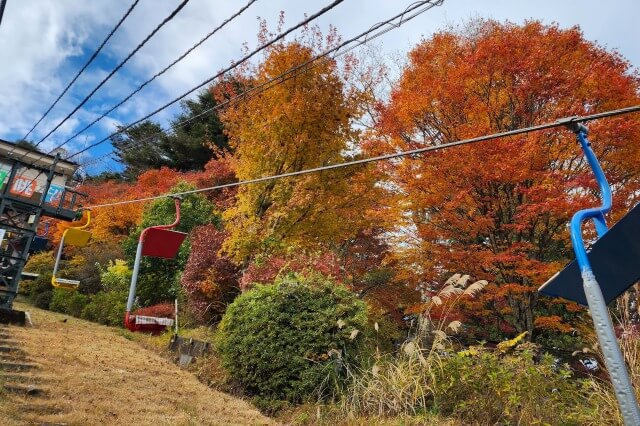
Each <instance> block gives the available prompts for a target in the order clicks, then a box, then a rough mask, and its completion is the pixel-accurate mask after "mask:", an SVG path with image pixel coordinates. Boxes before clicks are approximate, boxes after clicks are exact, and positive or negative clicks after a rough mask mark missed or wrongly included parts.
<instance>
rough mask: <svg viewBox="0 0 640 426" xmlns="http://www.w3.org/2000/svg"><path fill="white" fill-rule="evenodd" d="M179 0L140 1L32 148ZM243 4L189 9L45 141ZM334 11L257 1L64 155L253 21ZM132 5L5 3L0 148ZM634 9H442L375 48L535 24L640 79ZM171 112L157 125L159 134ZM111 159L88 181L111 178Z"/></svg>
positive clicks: (344, 31) (220, 57)
mask: <svg viewBox="0 0 640 426" xmlns="http://www.w3.org/2000/svg"><path fill="white" fill-rule="evenodd" d="M178 3H179V0H140V3H139V4H138V6H137V7H136V9H135V10H134V11H133V13H132V14H131V16H130V17H129V18H128V19H127V20H126V21H125V22H124V24H123V25H122V27H121V28H120V29H119V30H118V32H117V33H116V34H115V36H114V37H113V38H112V39H111V41H110V42H109V44H108V45H107V46H106V48H105V49H104V50H103V52H102V53H101V54H100V56H99V57H98V59H97V60H96V61H94V63H93V64H92V65H91V66H90V67H89V69H88V70H87V71H86V72H85V74H83V76H82V77H81V78H80V79H79V80H78V82H76V84H75V85H74V86H73V87H72V90H70V92H69V93H67V95H65V97H64V98H63V99H62V101H61V102H60V103H59V104H58V105H57V106H56V108H55V109H54V110H53V111H52V113H51V114H50V115H49V116H48V117H47V119H45V120H44V121H43V122H42V123H41V124H40V125H39V126H38V127H37V128H36V131H35V132H34V134H33V135H32V136H31V137H30V139H36V140H39V139H40V138H41V137H42V136H44V135H45V134H46V133H47V132H48V131H49V130H50V129H51V128H53V127H54V126H55V124H57V122H58V121H59V120H60V119H61V118H62V117H64V116H65V115H66V114H67V113H68V112H70V111H71V110H72V109H73V108H74V106H75V105H76V104H77V103H78V102H79V101H80V100H81V99H82V98H83V97H84V96H85V95H86V94H87V93H88V92H89V91H91V90H92V89H93V87H95V85H96V84H97V83H98V82H99V81H100V80H101V79H102V78H103V77H104V76H105V75H106V74H107V73H109V72H110V71H111V69H113V67H114V66H115V65H116V64H117V63H118V62H119V61H120V60H121V59H122V58H123V57H124V56H126V55H127V54H128V52H129V51H131V50H132V49H133V47H134V46H136V45H137V44H138V43H139V42H140V41H141V40H142V39H143V38H144V37H145V36H146V35H147V34H148V33H149V32H150V31H151V30H152V29H153V28H154V27H155V26H156V25H157V24H158V23H159V22H160V21H162V19H164V17H165V16H167V15H168V14H169V13H170V12H171V11H172V10H173V9H174V8H175V7H176V6H177V5H178ZM245 3H246V0H240V1H233V2H232V1H222V0H191V1H190V2H189V3H188V4H187V5H186V6H185V8H184V9H183V10H182V11H181V12H180V14H179V15H178V16H177V17H176V18H175V19H174V20H173V21H172V22H171V23H169V24H168V25H166V26H165V27H164V28H162V29H161V30H160V32H159V33H158V34H157V36H156V37H154V38H153V39H152V40H151V41H150V42H149V43H148V44H147V45H145V47H143V49H141V51H140V52H139V53H138V54H137V55H136V56H135V57H134V58H133V59H132V60H131V61H130V62H129V63H128V64H127V65H126V66H125V67H124V68H123V69H122V70H121V71H120V72H118V73H117V74H116V75H115V76H114V77H113V78H112V79H111V80H110V81H109V82H108V83H107V84H105V86H104V87H103V88H102V89H100V90H99V91H98V92H97V93H96V95H94V97H93V98H92V99H91V100H90V101H89V102H88V103H87V104H86V105H85V106H84V107H83V108H82V109H81V110H80V111H78V113H76V115H74V117H73V118H72V119H71V120H69V121H68V122H67V123H66V124H65V125H64V126H63V127H61V128H60V129H59V130H58V131H57V132H56V133H54V134H53V135H52V136H51V137H50V138H49V139H47V140H46V141H45V142H43V146H44V147H47V148H50V147H52V146H55V145H56V144H58V143H60V142H62V141H64V140H65V139H66V138H67V137H69V136H70V135H72V134H73V133H75V131H77V130H79V129H80V128H82V127H84V125H86V124H88V122H90V121H92V120H93V118H95V117H96V115H97V114H99V113H101V112H102V111H104V110H106V109H108V108H110V107H111V106H112V105H113V104H115V103H117V102H118V101H119V100H120V99H122V98H123V97H124V96H126V95H128V94H129V92H130V91H131V90H133V89H134V88H136V87H137V86H138V85H139V84H140V83H142V82H143V81H145V80H146V79H147V78H149V77H150V76H151V75H153V74H154V73H156V72H157V71H159V70H161V69H162V68H164V66H166V65H167V64H168V63H170V62H171V61H172V60H173V59H175V58H176V57H177V56H179V55H180V54H181V53H182V52H183V51H184V50H186V49H187V48H189V47H190V46H191V45H193V44H195V43H196V42H197V41H198V40H200V38H201V37H202V36H204V34H206V33H207V32H208V31H210V30H211V29H212V28H214V27H215V26H217V25H218V24H219V23H220V22H221V21H222V20H224V19H225V18H227V17H228V16H229V15H231V14H233V13H234V12H235V11H236V10H237V9H239V8H240V7H241V5H243V4H245ZM328 3H330V0H324V1H320V0H309V1H304V2H302V1H295V0H258V1H257V2H256V3H255V4H254V5H253V6H251V8H249V9H248V10H247V11H246V12H245V13H244V14H243V15H242V16H241V17H240V18H238V19H237V20H235V21H234V22H232V23H231V24H229V25H228V26H227V27H225V28H224V29H223V30H222V31H221V32H219V33H218V34H216V35H214V36H213V37H212V38H211V39H210V40H208V41H207V42H206V43H205V44H204V45H203V46H201V47H200V48H198V49H197V50H196V51H194V52H193V53H192V54H191V55H189V56H188V57H187V58H186V59H185V60H184V61H183V62H181V63H180V64H179V65H178V66H176V67H174V68H173V69H172V70H170V71H169V72H168V73H167V74H165V75H163V76H162V77H161V78H159V79H158V80H156V81H155V82H154V83H152V84H151V85H149V86H148V87H147V88H145V89H144V90H143V91H142V92H141V93H139V94H138V95H136V96H135V97H134V98H133V99H132V100H131V101H129V102H128V103H127V104H125V105H124V106H123V107H121V108H120V109H118V110H117V111H115V112H114V113H113V115H112V116H110V117H108V118H107V119H105V120H103V121H101V122H100V123H98V124H97V125H95V126H94V127H93V128H92V129H91V130H89V131H88V132H86V134H83V135H82V136H80V137H78V138H77V139H75V140H74V141H73V142H71V143H69V144H68V145H67V148H68V150H69V152H76V151H77V150H78V149H80V148H81V147H83V146H86V144H89V143H91V142H94V141H96V140H100V139H102V138H104V137H105V136H107V135H109V134H110V133H111V132H113V131H114V129H115V126H116V125H117V124H119V123H120V124H126V123H130V122H132V121H135V120H136V119H138V118H139V117H141V116H143V115H145V114H146V113H148V112H150V111H152V110H154V109H155V108H157V107H158V106H160V105H162V104H164V103H166V102H167V101H168V100H170V99H173V98H174V97H175V96H177V95H178V94H181V93H183V92H184V91H186V90H187V89H189V88H191V87H193V86H195V85H196V84H198V83H200V82H201V81H203V80H204V79H205V78H208V77H210V76H212V75H214V74H216V72H217V71H218V70H219V69H220V68H222V67H224V66H227V65H229V64H230V63H231V62H232V61H233V60H234V59H238V58H240V57H241V56H242V45H243V43H245V42H246V43H247V44H248V46H249V48H253V47H255V46H256V43H257V40H256V33H257V31H258V21H257V17H258V16H259V17H262V18H266V19H267V21H268V22H269V23H271V24H272V25H273V26H275V24H276V22H277V18H278V14H279V12H280V11H281V10H284V11H285V13H286V23H285V28H286V27H288V26H290V25H292V24H294V23H297V22H298V21H300V20H301V19H303V16H304V14H305V13H306V14H311V13H314V12H315V11H317V10H318V9H320V8H321V7H323V6H325V5H326V4H328ZM411 3H412V0H393V1H392V0H345V1H344V2H343V3H342V4H340V5H339V6H337V7H336V8H335V9H334V10H333V11H331V12H329V13H328V14H326V15H325V16H323V17H322V18H320V19H319V20H318V21H317V23H318V24H319V25H320V27H321V28H322V29H323V30H326V29H327V28H328V26H329V25H334V26H336V27H337V29H338V32H339V33H340V34H341V35H342V36H343V37H344V38H349V37H351V36H353V35H355V34H358V33H360V32H362V31H364V30H365V29H367V28H369V27H370V26H371V25H372V24H374V23H376V22H379V21H381V20H384V19H387V18H389V17H391V16H392V15H395V14H396V13H399V12H400V11H402V10H403V9H404V8H405V7H407V6H408V5H409V4H411ZM130 4H131V1H124V0H118V1H115V0H92V1H86V0H8V1H7V7H6V10H5V15H4V18H3V20H2V25H1V26H0V138H2V139H7V140H16V139H19V138H21V137H22V136H24V134H25V133H26V132H27V131H28V130H29V129H30V128H31V126H32V125H33V124H34V123H35V122H36V121H37V120H38V119H39V118H40V116H41V115H42V113H43V112H44V111H45V110H46V109H47V108H48V106H49V105H50V104H51V103H52V102H53V100H54V99H55V98H56V97H57V96H58V95H59V94H60V92H61V91H62V89H63V88H64V87H65V86H66V84H67V83H68V82H69V81H70V79H71V78H72V77H73V76H74V75H75V73H76V72H77V70H78V69H79V68H80V67H81V66H82V65H83V64H84V62H86V60H87V58H88V57H89V56H90V55H91V53H92V52H93V51H94V49H95V48H96V47H97V46H98V45H99V43H100V42H101V41H102V39H103V38H104V37H105V35H106V34H107V32H108V31H109V30H110V29H111V27H112V26H113V25H114V24H115V23H116V22H117V20H118V19H119V18H120V17H121V16H122V15H123V14H124V11H125V10H126V9H127V8H128V7H129V5H130ZM639 4H640V3H638V2H637V1H634V0H619V1H615V2H614V1H611V2H602V1H595V0H584V1H577V0H563V1H557V0H538V1H525V0H520V1H516V0H513V1H508V0H485V1H478V0H445V1H444V3H443V4H442V6H439V7H437V8H434V9H432V10H430V11H428V12H426V13H425V14H423V15H421V16H419V17H417V18H416V19H414V20H413V21H411V22H409V23H407V24H406V25H404V26H402V27H400V28H398V29H395V30H393V31H391V32H389V33H388V34H386V35H385V36H383V37H382V38H380V39H378V41H377V42H376V45H377V46H378V48H379V49H380V51H381V52H382V54H383V55H384V56H385V57H389V60H390V61H391V60H392V58H394V57H398V56H403V55H405V54H406V52H407V51H408V50H409V49H411V47H412V46H414V45H415V44H416V43H418V42H419V41H420V39H421V38H423V37H428V36H429V35H430V34H432V33H433V32H435V31H437V30H440V29H443V28H445V27H447V26H449V25H456V24H460V23H462V22H464V21H465V20H468V19H470V18H477V17H483V18H494V19H498V20H510V21H512V22H523V21H524V20H526V19H539V20H542V21H543V22H545V23H551V22H557V23H558V24H559V25H560V26H561V27H571V26H574V25H579V26H580V27H581V28H582V30H583V31H584V34H585V37H586V38H587V39H590V40H596V41H598V42H599V43H600V44H601V45H603V46H605V47H607V48H609V49H616V50H618V51H619V52H620V53H621V54H622V55H623V56H625V57H626V58H627V59H628V60H629V61H630V62H631V64H632V65H633V66H634V67H635V68H636V69H637V68H638V67H639V66H640V44H639V43H638V40H640V37H639V36H640V30H639V29H638V25H637V22H636V21H637V16H639V15H640V14H639V13H638V12H640V5H639ZM176 111H177V107H174V108H171V109H169V110H167V111H166V112H164V113H162V114H159V115H158V116H156V117H155V119H156V120H158V121H160V122H161V123H162V124H167V121H168V120H169V119H170V118H171V117H172V116H173V115H174V114H175V113H176ZM110 149H111V147H110V146H109V144H103V145H102V146H100V147H98V148H95V149H93V150H91V151H90V153H89V156H88V157H85V158H83V159H81V162H82V161H89V160H90V159H91V158H96V157H100V156H103V155H105V154H106V153H108V152H109V151H110ZM117 168H118V166H117V164H115V163H114V162H112V161H107V162H102V163H98V164H97V165H95V166H93V167H92V168H91V169H90V170H89V171H90V172H93V173H95V172H98V171H100V170H106V169H117Z"/></svg>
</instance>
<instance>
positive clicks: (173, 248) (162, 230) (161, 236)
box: [124, 197, 187, 334]
mask: <svg viewBox="0 0 640 426" xmlns="http://www.w3.org/2000/svg"><path fill="white" fill-rule="evenodd" d="M172 198H173V199H174V201H175V204H176V220H175V222H173V223H172V224H171V225H158V226H151V227H149V228H146V229H144V230H143V231H142V232H141V233H140V238H139V239H138V249H137V251H136V260H135V263H134V265H133V275H132V276H131V287H130V288H129V299H128V300H127V312H126V313H125V314H124V326H125V327H126V328H127V329H129V330H131V331H141V332H147V333H152V334H158V333H161V332H162V331H164V330H165V329H166V327H170V326H172V325H173V321H174V320H173V319H172V318H160V317H152V316H144V315H132V314H131V310H132V309H133V302H134V300H135V295H136V285H137V282H138V272H139V270H140V261H141V260H142V256H148V257H159V258H161V259H175V257H176V256H177V254H178V250H180V245H181V244H182V242H183V241H184V239H185V237H186V236H187V234H185V233H184V232H178V231H173V230H172V228H175V227H176V226H178V224H179V223H180V201H181V199H180V197H172Z"/></svg>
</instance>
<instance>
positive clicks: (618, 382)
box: [567, 122, 640, 426]
mask: <svg viewBox="0 0 640 426" xmlns="http://www.w3.org/2000/svg"><path fill="white" fill-rule="evenodd" d="M567 124H568V125H569V127H570V128H571V129H572V130H573V131H574V132H575V133H576V136H577V139H578V142H579V143H580V146H581V147H582V151H583V152H584V155H585V157H586V158H587V161H588V162H589V165H590V166H591V169H592V170H593V173H594V175H595V177H596V180H597V182H598V186H599V187H600V199H601V201H602V205H601V206H600V207H597V208H591V209H585V210H580V211H578V212H577V213H576V214H575V215H574V216H573V218H572V219H571V242H572V244H573V250H574V252H575V255H576V261H577V262H578V266H579V267H580V272H581V274H582V282H583V287H584V293H585V296H586V298H587V302H588V304H589V312H590V314H591V318H592V319H593V325H594V328H595V331H596V335H597V336H598V342H599V343H600V348H601V349H602V353H603V355H604V362H605V365H606V367H607V371H608V372H609V376H610V378H611V383H612V385H613V388H614V392H615V395H616V399H617V400H618V405H619V406H620V412H621V413H622V418H623V420H624V424H625V425H626V426H639V425H640V409H639V408H638V401H637V398H636V394H635V391H634V389H633V385H632V383H631V379H630V377H629V372H628V371H627V366H626V364H625V362H624V357H623V355H622V351H621V349H620V346H619V345H618V341H617V339H616V335H615V330H614V328H613V323H612V321H611V317H610V316H609V311H608V309H607V305H606V303H605V300H604V297H603V296H602V290H601V288H600V285H599V284H598V282H597V281H596V277H595V275H594V274H593V270H592V268H591V263H590V262H589V258H588V256H587V251H586V249H585V247H584V241H583V239H582V225H583V223H584V222H585V221H587V220H593V222H594V224H595V227H596V232H597V233H598V237H601V236H602V235H604V234H605V233H606V232H607V224H606V221H605V217H604V215H605V214H606V213H608V212H609V211H610V210H611V204H612V196H611V187H610V186H609V183H608V182H607V179H606V177H605V175H604V172H603V171H602V167H601V166H600V163H599V162H598V159H597V158H596V156H595V154H594V152H593V150H592V149H591V144H590V143H589V141H588V140H587V134H588V130H587V128H586V127H584V126H583V125H582V124H579V123H576V122H570V123H567Z"/></svg>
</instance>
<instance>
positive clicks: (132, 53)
mask: <svg viewBox="0 0 640 426" xmlns="http://www.w3.org/2000/svg"><path fill="white" fill-rule="evenodd" d="M188 2H189V0H183V1H182V3H180V4H179V5H178V7H176V8H175V9H174V10H173V12H171V13H170V14H169V16H167V17H166V18H164V20H163V21H162V22H161V23H160V24H158V26H156V28H154V30H153V31H151V33H149V35H147V36H146V37H145V38H144V40H142V42H140V44H138V45H137V46H136V48H135V49H133V50H132V51H131V52H130V53H129V54H128V55H127V57H126V58H124V60H123V61H122V62H120V63H119V64H118V65H117V66H116V67H115V68H114V69H113V70H112V71H111V72H110V73H109V74H108V75H107V76H106V77H105V78H104V79H103V80H102V81H101V82H100V83H99V84H98V85H97V86H96V87H95V88H94V89H93V90H92V91H91V92H90V93H89V94H88V95H87V96H86V97H85V98H84V99H83V100H82V102H80V103H79V104H78V106H76V107H75V108H74V109H73V111H71V112H70V113H69V114H68V115H67V116H66V117H65V118H64V119H62V121H60V122H59V123H58V124H57V125H56V126H55V127H54V128H53V129H52V130H51V131H49V133H47V134H46V135H45V136H44V137H43V138H42V139H40V141H38V143H37V144H36V147H37V146H39V145H40V144H41V143H42V142H43V141H44V140H45V139H47V138H48V137H49V136H51V134H52V133H53V132H55V131H56V130H58V129H59V128H60V126H62V125H63V124H64V123H66V121H67V120H69V118H71V116H73V114H75V113H76V112H77V111H78V110H79V109H80V108H82V106H83V105H84V104H86V103H87V102H88V101H89V99H91V97H92V96H93V95H94V94H95V93H96V92H97V91H98V90H99V89H100V88H101V87H102V86H103V85H104V84H105V83H106V82H107V81H108V80H109V79H110V78H111V77H113V75H114V74H115V73H116V72H118V71H119V70H120V69H121V68H122V67H123V66H124V65H125V64H126V63H127V62H129V59H131V58H132V57H133V56H134V55H135V54H136V53H137V52H138V51H139V50H140V49H142V47H143V46H144V45H145V44H146V43H147V42H148V41H149V40H151V38H152V37H153V36H155V35H156V33H157V32H158V31H160V29H161V28H162V27H164V26H165V25H166V24H167V23H169V22H170V21H171V20H172V19H173V18H174V17H175V16H176V15H177V14H178V12H180V11H181V10H182V8H183V7H185V6H186V4H187V3H188ZM61 146H62V145H60V146H58V147H56V149H57V148H60V147H61Z"/></svg>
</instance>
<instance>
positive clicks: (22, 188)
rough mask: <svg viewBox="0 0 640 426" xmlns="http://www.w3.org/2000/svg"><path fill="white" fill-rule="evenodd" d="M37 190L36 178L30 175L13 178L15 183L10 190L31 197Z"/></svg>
mask: <svg viewBox="0 0 640 426" xmlns="http://www.w3.org/2000/svg"><path fill="white" fill-rule="evenodd" d="M35 190H36V180H35V179H32V178H30V177H27V176H24V175H20V176H16V177H15V178H14V179H13V185H11V189H10V190H9V192H11V193H12V194H15V195H19V196H21V197H27V198H29V197H31V196H32V195H33V193H34V192H35Z"/></svg>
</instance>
